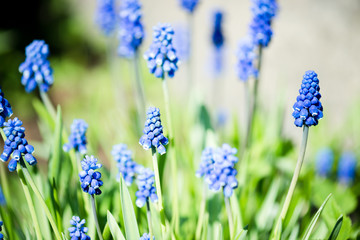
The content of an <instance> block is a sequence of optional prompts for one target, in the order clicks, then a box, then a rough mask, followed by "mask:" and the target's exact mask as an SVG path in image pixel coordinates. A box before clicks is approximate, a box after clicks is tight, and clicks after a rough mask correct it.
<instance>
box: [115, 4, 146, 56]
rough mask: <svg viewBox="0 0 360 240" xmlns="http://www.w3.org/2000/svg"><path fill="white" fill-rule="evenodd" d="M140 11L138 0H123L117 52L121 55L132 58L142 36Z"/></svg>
mask: <svg viewBox="0 0 360 240" xmlns="http://www.w3.org/2000/svg"><path fill="white" fill-rule="evenodd" d="M141 17H142V12H141V4H140V2H139V0H124V1H122V3H121V8H120V30H119V38H120V45H119V48H118V53H119V55H120V56H122V57H126V58H133V57H134V56H135V53H136V51H137V49H138V48H139V46H140V45H141V43H142V41H143V38H144V27H143V24H142V22H141Z"/></svg>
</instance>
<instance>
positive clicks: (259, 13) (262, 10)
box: [250, 0, 278, 47]
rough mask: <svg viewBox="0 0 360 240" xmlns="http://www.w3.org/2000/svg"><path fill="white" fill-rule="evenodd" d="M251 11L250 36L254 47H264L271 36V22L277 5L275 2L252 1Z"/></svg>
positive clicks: (267, 0) (268, 0)
mask: <svg viewBox="0 0 360 240" xmlns="http://www.w3.org/2000/svg"><path fill="white" fill-rule="evenodd" d="M251 10H252V13H253V18H252V21H251V23H250V35H251V36H252V39H253V41H254V44H255V45H260V46H263V47H266V46H268V44H269V42H270V40H271V37H272V34H273V32H272V30H271V21H272V19H273V18H274V17H275V15H276V13H277V10H278V5H277V3H276V1H275V0H253V1H252V7H251Z"/></svg>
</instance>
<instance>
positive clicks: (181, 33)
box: [173, 24, 190, 62]
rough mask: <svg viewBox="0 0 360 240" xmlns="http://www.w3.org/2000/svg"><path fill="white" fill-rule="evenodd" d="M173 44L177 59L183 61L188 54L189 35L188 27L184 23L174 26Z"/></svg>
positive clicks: (186, 58) (187, 57)
mask: <svg viewBox="0 0 360 240" xmlns="http://www.w3.org/2000/svg"><path fill="white" fill-rule="evenodd" d="M173 46H174V48H175V49H176V55H177V56H178V58H179V61H181V62H184V61H187V60H188V59H189V55H190V35H189V29H188V28H187V27H186V25H184V24H177V25H175V26H174V38H173Z"/></svg>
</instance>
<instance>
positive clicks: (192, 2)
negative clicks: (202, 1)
mask: <svg viewBox="0 0 360 240" xmlns="http://www.w3.org/2000/svg"><path fill="white" fill-rule="evenodd" d="M198 3H199V0H180V4H181V7H182V8H184V9H185V10H186V11H188V12H189V13H193V12H194V10H195V8H196V6H197V5H198Z"/></svg>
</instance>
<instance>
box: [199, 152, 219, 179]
mask: <svg viewBox="0 0 360 240" xmlns="http://www.w3.org/2000/svg"><path fill="white" fill-rule="evenodd" d="M214 155H215V149H214V148H212V147H207V148H205V149H204V150H203V151H202V154H201V162H200V166H199V169H198V170H197V171H196V177H198V178H201V177H204V178H205V179H206V178H207V177H208V176H209V175H210V173H211V171H212V169H213V164H214V162H215V159H214V158H215V156H214Z"/></svg>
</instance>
